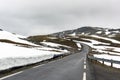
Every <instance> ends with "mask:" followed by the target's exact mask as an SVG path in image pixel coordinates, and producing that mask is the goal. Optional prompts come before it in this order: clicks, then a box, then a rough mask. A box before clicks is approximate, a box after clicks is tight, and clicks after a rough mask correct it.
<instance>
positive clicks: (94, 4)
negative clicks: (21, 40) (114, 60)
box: [0, 0, 120, 36]
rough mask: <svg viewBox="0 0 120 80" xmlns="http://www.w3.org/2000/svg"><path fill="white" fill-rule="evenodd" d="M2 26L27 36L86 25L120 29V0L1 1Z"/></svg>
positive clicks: (0, 22) (0, 24) (0, 18)
mask: <svg viewBox="0 0 120 80" xmlns="http://www.w3.org/2000/svg"><path fill="white" fill-rule="evenodd" d="M0 26H1V27H0V28H2V29H4V30H7V31H10V32H14V33H18V34H22V35H26V36H28V35H36V34H48V33H54V32H58V31H63V30H68V29H75V28H79V27H82V26H93V27H96V26H98V27H107V28H120V0H0Z"/></svg>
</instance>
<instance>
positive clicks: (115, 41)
mask: <svg viewBox="0 0 120 80" xmlns="http://www.w3.org/2000/svg"><path fill="white" fill-rule="evenodd" d="M91 36H92V37H96V38H101V39H104V40H108V41H111V42H113V43H117V44H120V41H117V40H115V39H110V38H105V37H100V36H97V35H91Z"/></svg>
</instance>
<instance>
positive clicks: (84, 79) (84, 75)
mask: <svg viewBox="0 0 120 80" xmlns="http://www.w3.org/2000/svg"><path fill="white" fill-rule="evenodd" d="M83 80H86V72H84V73H83Z"/></svg>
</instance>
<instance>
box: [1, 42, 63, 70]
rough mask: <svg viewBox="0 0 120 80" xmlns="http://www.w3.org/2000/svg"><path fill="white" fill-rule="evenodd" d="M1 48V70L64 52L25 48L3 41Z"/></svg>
mask: <svg viewBox="0 0 120 80" xmlns="http://www.w3.org/2000/svg"><path fill="white" fill-rule="evenodd" d="M0 49H1V50H0V70H5V69H9V68H12V67H15V66H23V65H27V64H31V63H36V62H40V61H42V60H46V59H50V58H53V56H54V55H59V54H64V52H55V51H47V50H46V51H44V50H38V49H36V48H25V47H19V46H15V45H14V44H8V43H1V42H0Z"/></svg>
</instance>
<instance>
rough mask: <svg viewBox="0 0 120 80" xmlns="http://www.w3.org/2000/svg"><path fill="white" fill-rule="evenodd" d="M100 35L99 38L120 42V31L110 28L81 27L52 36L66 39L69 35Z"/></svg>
mask: <svg viewBox="0 0 120 80" xmlns="http://www.w3.org/2000/svg"><path fill="white" fill-rule="evenodd" d="M79 34H83V35H98V36H104V37H109V38H114V39H117V40H120V29H108V28H100V27H90V26H86V27H81V28H78V29H74V30H67V31H63V32H58V33H54V34H51V35H52V36H55V37H59V38H64V37H65V36H68V35H79Z"/></svg>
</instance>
